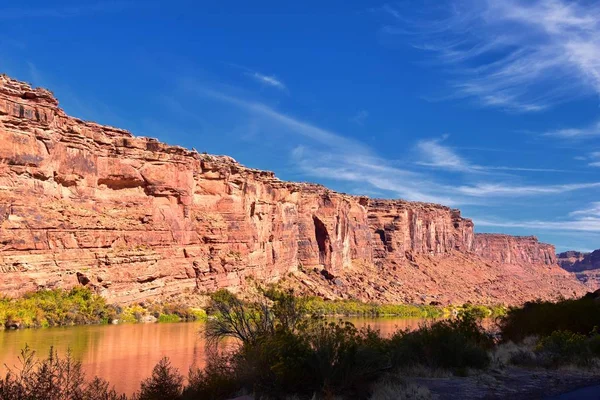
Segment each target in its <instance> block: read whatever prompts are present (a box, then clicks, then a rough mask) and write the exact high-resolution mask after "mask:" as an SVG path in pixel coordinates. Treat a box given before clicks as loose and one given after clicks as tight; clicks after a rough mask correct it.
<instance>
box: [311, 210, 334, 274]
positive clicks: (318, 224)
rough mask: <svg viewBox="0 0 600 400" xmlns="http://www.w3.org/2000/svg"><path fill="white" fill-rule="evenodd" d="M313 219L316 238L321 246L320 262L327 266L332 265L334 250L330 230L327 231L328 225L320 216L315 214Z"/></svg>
mask: <svg viewBox="0 0 600 400" xmlns="http://www.w3.org/2000/svg"><path fill="white" fill-rule="evenodd" d="M313 221H314V223H315V238H316V240H317V245H318V246H319V263H320V264H322V265H324V266H325V267H329V266H330V265H331V251H332V247H331V240H330V239H329V232H327V227H326V226H325V224H324V223H323V221H321V220H320V219H319V218H317V217H316V216H313Z"/></svg>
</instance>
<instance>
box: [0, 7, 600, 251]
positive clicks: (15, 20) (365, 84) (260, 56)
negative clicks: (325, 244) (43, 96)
mask: <svg viewBox="0 0 600 400" xmlns="http://www.w3.org/2000/svg"><path fill="white" fill-rule="evenodd" d="M24 3H26V4H24ZM0 71H2V72H6V73H8V74H9V75H11V76H14V77H16V78H19V79H21V80H26V81H29V82H31V83H32V84H34V85H36V86H44V87H48V88H50V89H51V90H53V91H54V92H55V94H56V96H57V97H58V98H59V100H60V102H61V105H62V107H63V108H64V109H65V110H66V111H67V112H68V113H69V114H71V115H74V116H78V117H81V118H84V119H89V120H95V121H98V122H100V123H104V124H109V125H115V126H119V127H123V128H127V129H129V130H131V131H132V132H133V133H134V134H137V135H142V136H151V137H156V138H159V139H160V140H162V141H165V142H168V143H171V144H178V145H182V146H186V147H193V148H195V149H197V150H198V151H200V152H203V151H206V152H209V153H216V154H227V155H230V156H232V157H234V158H235V159H237V160H238V161H239V162H241V163H243V164H245V165H248V166H250V167H254V168H261V169H268V170H273V171H275V172H276V174H277V175H278V176H279V177H280V178H282V179H288V180H301V181H313V182H319V183H322V184H325V185H327V186H329V187H331V188H333V189H336V190H339V191H343V192H348V193H355V194H366V195H369V196H372V197H393V198H405V199H409V200H419V201H431V202H439V203H443V204H446V205H449V206H452V207H458V208H460V209H461V210H462V212H463V215H464V216H466V217H470V218H473V220H474V221H475V224H476V230H477V231H478V232H506V233H511V234H518V235H528V234H535V235H537V236H538V237H539V238H540V239H541V240H543V241H547V242H550V243H554V244H556V245H557V248H558V250H559V251H562V250H567V249H580V250H591V249H596V248H600V112H599V111H600V109H599V106H600V4H598V3H597V2H593V1H579V2H574V1H567V0H548V1H515V0H465V1H460V0H457V1H453V2H443V1H437V0H436V1H433V0H431V1H419V2H409V1H404V2H398V3H394V2H389V3H386V2H376V1H368V2H367V1H363V2H360V1H348V0H346V1H327V2H323V1H319V2H316V1H304V2H282V1H272V2H266V1H257V2H248V1H239V2H236V1H220V2H208V1H206V2H198V1H185V0H170V1H161V0H154V1H153V0H144V1H135V0H131V1H125V0H114V1H100V2H95V1H93V0H90V1H86V2H81V1H65V0H55V1H52V2H48V1H37V0H31V1H27V2H12V5H11V6H10V7H6V6H0Z"/></svg>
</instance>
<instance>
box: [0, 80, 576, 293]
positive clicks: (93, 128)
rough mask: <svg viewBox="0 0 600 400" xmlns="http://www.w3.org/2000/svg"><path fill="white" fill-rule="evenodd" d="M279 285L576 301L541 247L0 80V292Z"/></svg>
mask: <svg viewBox="0 0 600 400" xmlns="http://www.w3.org/2000/svg"><path fill="white" fill-rule="evenodd" d="M314 271H317V272H316V273H314ZM283 278H285V279H288V280H291V281H292V282H295V283H297V284H298V285H299V286H301V287H302V288H303V289H304V290H308V291H310V292H312V293H315V294H320V295H323V296H332V297H338V298H339V297H355V298H359V299H364V300H378V301H396V302H399V301H411V302H441V303H443V302H450V301H477V302H486V303H500V302H503V303H511V304H512V303H519V302H522V301H525V300H528V299H534V298H555V297H558V296H561V295H562V296H567V297H568V296H572V295H581V294H583V293H584V292H585V289H584V287H583V285H581V284H580V283H579V282H578V281H577V280H576V279H575V278H574V277H573V275H572V274H569V273H568V272H565V271H564V270H562V269H561V268H560V267H558V265H557V264H556V257H555V254H554V248H553V247H552V246H550V245H544V244H540V243H538V242H537V240H536V239H534V238H531V237H529V238H515V237H510V236H504V235H501V236H498V235H475V234H474V230H473V223H472V221H471V220H469V219H466V218H463V217H462V216H461V215H460V211H459V210H455V209H450V208H448V207H444V206H441V205H438V204H427V203H418V202H408V201H402V200H379V199H369V198H367V197H358V196H350V195H346V194H342V193H337V192H334V191H331V190H329V189H327V188H325V187H323V186H320V185H315V184H308V183H294V182H285V181H281V180H279V179H278V178H276V177H275V176H274V174H273V173H272V172H267V171H260V170H255V169H251V168H247V167H244V166H242V165H240V164H239V163H237V162H236V161H235V160H233V159H232V158H230V157H226V156H212V155H207V154H200V153H198V152H196V151H191V150H187V149H184V148H182V147H178V146H169V145H166V144H163V143H161V142H159V141H158V140H156V139H151V138H144V137H135V136H133V135H132V134H131V133H129V132H127V131H125V130H122V129H117V128H112V127H108V126H103V125H99V124H96V123H92V122H86V121H82V120H80V119H77V118H73V117H70V116H68V115H66V114H65V113H64V111H63V110H62V109H60V108H59V106H58V101H57V100H56V99H55V98H54V96H53V95H52V93H51V92H49V91H47V90H44V89H34V88H32V87H30V86H29V85H28V84H26V83H23V82H19V81H16V80H13V79H11V78H9V77H7V76H5V75H2V76H0V292H1V293H3V294H8V295H18V294H21V293H24V292H26V291H30V290H36V289H40V288H55V287H71V286H74V285H86V286H89V287H92V288H94V289H95V290H97V291H98V292H100V293H102V294H103V295H104V296H106V297H107V298H108V299H109V300H111V301H116V302H121V303H127V302H133V301H139V300H142V299H145V298H149V297H160V296H171V295H179V294H181V293H185V292H188V291H189V292H194V291H195V292H205V291H211V290H215V289H217V288H223V287H227V288H230V289H233V290H240V289H243V288H244V287H245V286H246V285H247V284H248V280H249V279H255V280H259V281H265V282H273V281H277V280H281V279H283Z"/></svg>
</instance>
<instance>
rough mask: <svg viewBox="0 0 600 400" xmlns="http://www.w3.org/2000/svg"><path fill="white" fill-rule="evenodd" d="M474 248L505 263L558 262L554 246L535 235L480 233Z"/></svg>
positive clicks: (484, 256) (486, 257)
mask: <svg viewBox="0 0 600 400" xmlns="http://www.w3.org/2000/svg"><path fill="white" fill-rule="evenodd" d="M473 250H474V252H475V253H477V254H478V255H480V256H481V257H483V258H485V259H486V260H491V261H497V262H500V263H504V264H544V265H555V264H556V249H555V248H554V246H553V245H551V244H547V243H540V242H539V241H538V239H537V238H536V237H535V236H510V235H503V234H494V233H478V234H476V235H475V242H474V247H473Z"/></svg>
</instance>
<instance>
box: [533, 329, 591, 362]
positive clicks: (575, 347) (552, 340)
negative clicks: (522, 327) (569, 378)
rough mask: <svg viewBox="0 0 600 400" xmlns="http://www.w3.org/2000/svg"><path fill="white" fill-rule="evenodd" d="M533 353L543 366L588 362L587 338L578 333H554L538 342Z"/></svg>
mask: <svg viewBox="0 0 600 400" xmlns="http://www.w3.org/2000/svg"><path fill="white" fill-rule="evenodd" d="M535 353H536V355H538V356H539V357H540V358H541V362H542V363H543V364H546V365H549V366H557V365H563V364H569V363H575V364H587V363H589V361H590V355H591V354H590V351H589V347H588V338H587V337H586V336H584V335H581V334H579V333H573V332H568V331H555V332H552V334H550V335H549V336H546V337H543V338H541V339H540V340H539V341H538V344H537V346H536V348H535Z"/></svg>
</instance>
